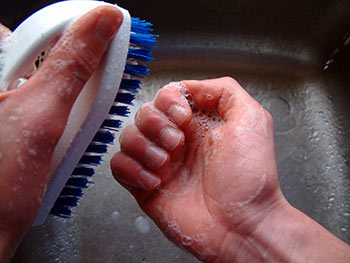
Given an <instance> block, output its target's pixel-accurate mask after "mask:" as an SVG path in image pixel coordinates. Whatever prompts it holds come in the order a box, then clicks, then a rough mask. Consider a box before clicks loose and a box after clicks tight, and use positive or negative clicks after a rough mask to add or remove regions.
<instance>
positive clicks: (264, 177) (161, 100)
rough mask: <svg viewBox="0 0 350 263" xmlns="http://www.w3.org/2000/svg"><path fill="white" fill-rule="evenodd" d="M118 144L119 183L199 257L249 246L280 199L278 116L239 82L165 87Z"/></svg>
mask: <svg viewBox="0 0 350 263" xmlns="http://www.w3.org/2000/svg"><path fill="white" fill-rule="evenodd" d="M120 144H121V152H119V153H117V154H116V155H115V156H114V158H113V159H112V162H111V166H112V171H113V174H114V176H115V177H116V179H117V180H118V181H120V182H121V183H122V184H124V185H125V186H127V188H128V189H129V190H130V191H131V192H132V193H133V195H134V196H135V198H136V200H137V201H138V203H139V204H140V206H141V207H142V208H143V210H144V211H145V212H146V213H147V214H148V215H149V216H150V217H151V218H152V219H153V220H155V222H156V223H157V224H158V226H159V227H160V229H162V230H163V232H164V233H165V234H166V235H167V236H169V237H170V238H171V239H173V240H175V241H176V243H178V244H180V245H183V246H184V247H185V248H186V249H188V250H190V251H191V252H192V253H194V254H196V255H197V256H198V257H199V258H202V259H207V260H208V259H211V258H216V257H218V256H219V253H221V252H220V250H222V249H223V247H222V246H223V245H226V243H228V242H229V243H232V244H233V247H232V244H230V246H231V248H230V250H233V249H236V250H237V251H238V249H239V248H238V247H242V246H246V245H247V244H245V242H246V241H245V237H246V236H249V235H251V234H252V233H253V231H254V229H255V228H256V227H257V225H258V223H259V220H260V219H261V218H262V217H264V216H265V215H264V214H265V213H267V211H269V209H270V208H271V207H273V206H276V205H277V204H278V203H279V202H280V200H281V198H282V195H281V192H280V188H279V184H278V177H277V169H276V161H275V153H274V142H273V123H272V118H271V116H270V114H269V113H268V112H267V111H265V110H264V109H263V108H262V106H260V105H259V104H258V103H257V102H256V101H255V100H254V99H252V98H251V97H250V96H249V95H248V94H247V93H246V92H245V91H244V90H243V89H242V88H241V87H240V86H239V84H238V83H237V82H236V81H234V80H233V79H230V78H222V79H216V80H205V81H183V82H181V83H173V84H169V85H167V86H165V87H164V88H162V89H161V90H160V91H159V93H158V94H157V97H156V98H155V100H154V101H153V102H151V103H147V104H145V105H143V106H142V107H141V109H140V110H139V111H138V113H137V114H136V117H135V124H134V125H131V126H128V127H127V128H126V129H125V130H124V131H123V133H122V134H121V137H120ZM158 187H159V188H158ZM237 251H234V252H233V253H238V252H237Z"/></svg>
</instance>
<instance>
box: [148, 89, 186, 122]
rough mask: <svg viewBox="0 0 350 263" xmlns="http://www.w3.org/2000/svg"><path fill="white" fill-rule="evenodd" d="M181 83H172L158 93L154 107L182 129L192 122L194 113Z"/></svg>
mask: <svg viewBox="0 0 350 263" xmlns="http://www.w3.org/2000/svg"><path fill="white" fill-rule="evenodd" d="M179 85H180V84H179V83H170V84H168V85H166V86H164V87H163V88H162V89H160V91H159V92H158V94H157V96H156V98H155V99H154V106H155V107H156V108H157V109H159V110H160V111H161V112H163V113H164V114H165V115H167V116H168V117H169V118H170V119H171V120H172V121H173V122H174V123H175V124H176V125H177V126H179V127H180V128H182V127H183V126H185V125H186V124H187V123H189V122H190V121H191V118H192V111H191V108H190V105H189V104H188V101H187V100H186V99H185V97H184V94H183V93H184V91H182V90H181V86H179Z"/></svg>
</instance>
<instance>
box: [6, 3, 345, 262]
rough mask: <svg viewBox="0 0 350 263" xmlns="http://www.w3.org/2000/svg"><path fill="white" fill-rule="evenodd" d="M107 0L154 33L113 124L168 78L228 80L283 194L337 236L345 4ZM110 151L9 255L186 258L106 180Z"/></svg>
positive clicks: (23, 258) (29, 258)
mask: <svg viewBox="0 0 350 263" xmlns="http://www.w3.org/2000/svg"><path fill="white" fill-rule="evenodd" d="M46 3H47V2H46ZM41 4H42V3H41ZM42 5H43V4H42ZM119 5H121V6H123V7H125V8H127V9H129V10H130V12H131V14H132V15H133V16H136V17H141V18H144V19H147V20H150V21H152V22H153V23H154V28H155V32H156V33H157V34H159V35H160V38H159V45H158V47H157V48H156V50H155V51H154V56H155V58H156V59H155V61H154V63H152V65H151V76H150V77H148V78H146V79H145V80H144V82H143V83H144V85H143V89H142V91H141V92H140V94H138V96H137V99H136V101H135V103H134V104H135V106H134V107H132V114H131V117H130V118H129V119H125V123H124V124H125V125H126V124H128V123H131V122H132V116H133V115H134V113H135V111H136V109H137V108H138V107H139V106H140V105H141V104H142V103H143V102H146V101H149V100H151V99H152V98H153V96H154V95H155V93H156V92H157V90H158V89H159V88H160V87H161V86H162V85H164V84H166V83H168V82H170V81H176V80H182V79H204V78H214V77H220V76H232V77H234V78H235V79H236V80H238V82H240V83H241V85H242V86H243V87H244V88H246V89H247V91H248V92H249V93H250V94H251V95H252V96H253V97H254V98H255V99H256V100H257V101H259V102H260V103H261V104H262V105H263V106H264V107H265V108H266V109H267V110H269V111H270V113H271V114H272V116H273V117H274V121H275V141H276V153H277V162H278V170H279V177H280V182H281V187H282V191H283V193H284V195H285V196H286V198H287V199H288V200H289V201H290V203H292V204H293V205H294V206H295V207H297V208H298V209H300V210H302V211H303V212H305V213H306V214H307V215H309V216H310V217H312V218H313V219H315V220H316V221H318V222H319V223H320V224H321V225H323V226H324V227H325V228H327V229H328V230H329V231H331V232H332V233H333V234H335V235H336V236H338V237H339V238H340V239H342V240H344V241H345V242H347V243H349V242H350V164H349V161H350V158H349V156H350V140H349V138H350V74H349V73H350V72H349V69H350V20H349V17H350V2H349V1H348V0H334V1H323V0H309V1H304V0H303V1H302V0H294V1H276V0H266V1H243V0H234V1H232V0H217V1H215V4H214V1H195V0H187V1H131V0H128V1H126V0H120V1H119ZM39 6H40V5H39V4H37V5H35V6H34V7H35V9H37V8H39ZM34 7H33V8H34ZM27 15H28V14H27ZM9 21H10V20H9ZM2 22H3V23H4V24H6V21H4V20H3V21H2ZM11 22H12V23H14V20H13V19H12V20H11ZM18 22H19V21H18ZM117 150H118V145H117V144H116V145H115V146H114V147H112V148H111V149H110V154H109V155H107V156H106V157H105V162H104V163H103V164H102V165H101V166H99V167H98V168H97V170H96V175H95V176H94V177H93V181H94V182H95V184H94V185H93V186H91V187H89V188H88V189H87V190H86V191H85V195H84V197H83V198H82V199H81V202H80V205H79V206H78V207H77V208H76V209H74V210H73V216H72V218H71V219H69V220H66V219H62V218H57V217H53V216H50V217H49V218H48V219H47V221H46V223H45V224H44V225H43V226H40V227H35V228H32V229H31V230H30V232H29V233H28V235H27V236H26V237H25V238H24V240H23V242H22V244H21V246H20V247H19V249H18V251H17V253H16V255H15V258H14V261H13V262H26V263H30V262H35V263H40V262H45V263H46V262H152V263H157V262H159V263H162V262H167V263H185V262H186V263H187V262H198V261H197V259H195V258H194V257H192V256H191V255H189V254H187V253H186V252H184V251H182V250H181V249H179V248H177V247H175V246H174V245H173V244H172V243H170V242H169V241H168V240H167V239H166V238H165V237H164V236H163V235H162V234H161V232H160V231H159V230H158V229H157V228H156V227H155V225H154V224H153V223H152V222H151V221H150V220H149V219H148V218H147V217H146V216H145V215H144V214H143V213H142V211H141V210H140V209H139V208H138V206H137V204H136V202H135V201H134V200H133V198H132V197H131V196H130V195H129V194H128V192H127V191H126V190H124V189H123V188H122V187H120V186H119V185H118V184H117V183H116V182H115V181H114V179H113V178H112V176H111V173H110V168H109V160H110V159H111V157H112V155H113V153H114V152H116V151H117Z"/></svg>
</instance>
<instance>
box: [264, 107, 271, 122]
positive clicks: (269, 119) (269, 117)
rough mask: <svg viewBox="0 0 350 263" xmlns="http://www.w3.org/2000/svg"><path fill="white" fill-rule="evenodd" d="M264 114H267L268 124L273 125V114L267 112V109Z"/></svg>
mask: <svg viewBox="0 0 350 263" xmlns="http://www.w3.org/2000/svg"><path fill="white" fill-rule="evenodd" d="M264 114H265V117H266V119H267V122H268V123H273V117H272V115H271V113H270V112H269V111H267V110H266V109H264Z"/></svg>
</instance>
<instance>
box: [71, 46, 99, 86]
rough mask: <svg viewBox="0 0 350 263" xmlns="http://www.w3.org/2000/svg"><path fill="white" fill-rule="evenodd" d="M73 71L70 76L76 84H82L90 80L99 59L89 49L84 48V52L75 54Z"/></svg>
mask: <svg viewBox="0 0 350 263" xmlns="http://www.w3.org/2000/svg"><path fill="white" fill-rule="evenodd" d="M75 61H76V63H75V64H76V65H75V70H73V71H72V76H73V79H74V80H75V81H77V82H78V83H83V84H85V82H86V81H87V80H88V79H89V78H90V76H91V75H92V73H93V72H94V71H95V68H96V66H97V64H98V62H99V57H98V56H97V55H96V54H95V52H94V51H93V50H91V49H90V48H87V47H86V48H84V51H83V52H82V51H79V52H77V55H76V58H75Z"/></svg>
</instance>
